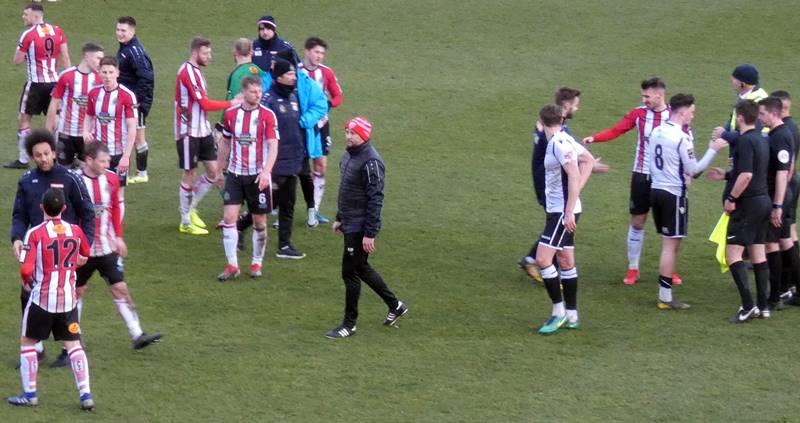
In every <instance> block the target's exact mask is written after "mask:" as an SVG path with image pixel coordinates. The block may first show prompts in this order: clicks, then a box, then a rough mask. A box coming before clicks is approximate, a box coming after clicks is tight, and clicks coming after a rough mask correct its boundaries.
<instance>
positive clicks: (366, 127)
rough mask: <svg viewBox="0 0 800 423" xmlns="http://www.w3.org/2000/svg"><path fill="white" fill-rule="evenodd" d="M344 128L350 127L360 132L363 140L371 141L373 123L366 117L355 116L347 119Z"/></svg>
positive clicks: (359, 134)
mask: <svg viewBox="0 0 800 423" xmlns="http://www.w3.org/2000/svg"><path fill="white" fill-rule="evenodd" d="M344 129H349V130H351V131H353V132H355V133H356V134H358V136H359V137H361V139H362V140H364V141H369V135H370V134H371V133H372V124H371V123H369V121H368V120H367V119H366V118H363V117H354V118H352V119H350V120H348V121H347V123H346V124H345V125H344Z"/></svg>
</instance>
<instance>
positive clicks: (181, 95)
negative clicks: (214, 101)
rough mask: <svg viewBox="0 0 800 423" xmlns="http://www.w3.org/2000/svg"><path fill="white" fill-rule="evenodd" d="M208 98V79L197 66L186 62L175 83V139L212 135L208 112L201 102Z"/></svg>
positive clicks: (179, 70)
mask: <svg viewBox="0 0 800 423" xmlns="http://www.w3.org/2000/svg"><path fill="white" fill-rule="evenodd" d="M204 98H208V91H207V90H206V77H205V76H203V72H202V71H201V70H200V68H198V67H197V66H195V65H193V64H191V63H189V62H184V63H183V64H182V65H181V67H180V69H178V79H177V80H176V81H175V139H176V140H179V139H181V138H183V137H185V136H187V135H188V136H190V137H196V138H200V137H205V136H208V135H211V125H209V124H208V116H207V115H206V111H205V110H203V108H202V107H200V100H202V99H204Z"/></svg>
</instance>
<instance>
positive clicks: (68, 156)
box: [56, 134, 84, 166]
mask: <svg viewBox="0 0 800 423" xmlns="http://www.w3.org/2000/svg"><path fill="white" fill-rule="evenodd" d="M56 150H57V151H58V156H56V157H57V158H58V162H59V163H61V165H63V166H71V165H72V164H73V163H74V162H75V159H76V158H77V159H78V160H80V161H83V159H84V154H83V137H72V136H69V135H63V134H58V145H57V146H56Z"/></svg>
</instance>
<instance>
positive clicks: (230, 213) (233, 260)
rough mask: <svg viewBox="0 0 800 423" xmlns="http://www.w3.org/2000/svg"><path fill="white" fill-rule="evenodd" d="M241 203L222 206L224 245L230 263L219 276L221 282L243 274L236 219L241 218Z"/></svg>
mask: <svg viewBox="0 0 800 423" xmlns="http://www.w3.org/2000/svg"><path fill="white" fill-rule="evenodd" d="M240 210H241V205H239V204H228V205H225V206H223V208H222V221H223V223H222V247H223V248H224V249H225V258H226V259H227V260H228V264H227V265H226V266H225V270H223V271H222V273H220V274H219V275H218V276H217V279H218V280H219V281H220V282H225V281H228V280H231V279H236V278H238V277H239V275H240V274H241V271H240V270H239V257H238V255H237V253H238V250H237V248H236V244H237V243H238V242H239V231H237V230H236V220H237V219H239V211H240Z"/></svg>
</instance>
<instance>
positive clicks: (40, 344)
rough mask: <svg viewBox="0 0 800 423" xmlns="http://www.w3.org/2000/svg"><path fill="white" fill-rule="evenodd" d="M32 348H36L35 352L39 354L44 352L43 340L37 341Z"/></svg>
mask: <svg viewBox="0 0 800 423" xmlns="http://www.w3.org/2000/svg"><path fill="white" fill-rule="evenodd" d="M34 348H36V352H37V353H39V354H41V353H42V352H44V341H39V342H37V343H36V344H35V345H34Z"/></svg>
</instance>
